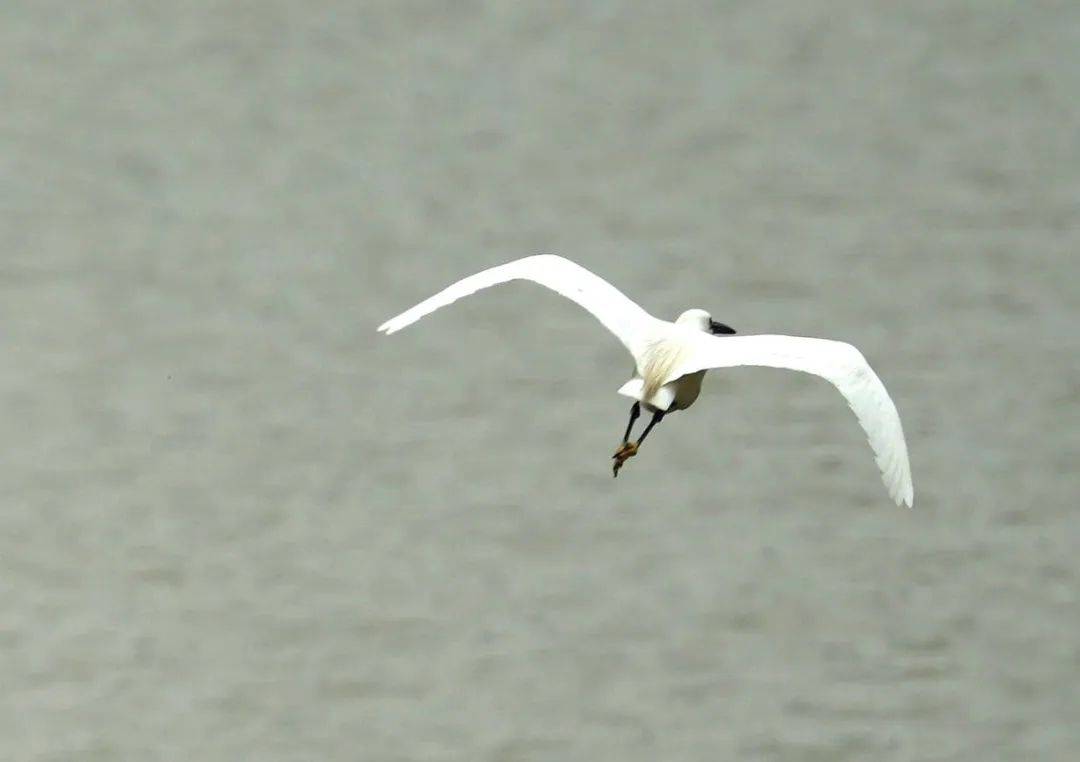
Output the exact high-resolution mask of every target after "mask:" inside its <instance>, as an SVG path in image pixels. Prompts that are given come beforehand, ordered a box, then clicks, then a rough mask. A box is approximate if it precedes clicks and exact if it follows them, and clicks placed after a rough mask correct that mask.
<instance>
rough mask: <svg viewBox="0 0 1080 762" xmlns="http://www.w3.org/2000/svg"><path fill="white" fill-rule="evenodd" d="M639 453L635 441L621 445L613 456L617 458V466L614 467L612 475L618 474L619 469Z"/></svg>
mask: <svg viewBox="0 0 1080 762" xmlns="http://www.w3.org/2000/svg"><path fill="white" fill-rule="evenodd" d="M637 453H638V446H637V445H636V444H634V443H633V442H623V443H622V445H620V446H619V449H618V450H616V451H615V454H614V455H612V456H611V457H612V458H614V459H615V467H614V468H613V469H612V472H611V475H612V476H618V475H619V469H620V468H622V467H623V463H625V462H626V461H627V460H629V459H630V458H632V457H634V456H635V455H637Z"/></svg>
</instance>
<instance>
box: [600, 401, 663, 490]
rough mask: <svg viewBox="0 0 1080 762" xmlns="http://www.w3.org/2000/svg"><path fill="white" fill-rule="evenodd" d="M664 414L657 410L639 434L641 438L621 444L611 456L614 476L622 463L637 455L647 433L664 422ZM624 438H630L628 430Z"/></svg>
mask: <svg viewBox="0 0 1080 762" xmlns="http://www.w3.org/2000/svg"><path fill="white" fill-rule="evenodd" d="M664 412H665V411H663V410H657V411H656V412H655V413H653V417H652V420H651V421H649V425H648V426H646V427H645V431H643V432H641V436H640V437H638V441H636V442H629V441H627V442H623V445H622V447H620V448H619V449H618V450H616V451H615V454H614V455H613V456H612V457H613V458H615V468H614V470H613V475H614V476H618V475H619V469H620V468H622V465H623V463H625V462H626V461H627V460H629V459H630V458H632V457H634V456H635V455H637V452H638V448H639V447H641V443H642V442H644V441H645V437H647V436H649V432H650V431H652V428H653V426H655V425H656V424H658V423H660V421H662V420H664ZM631 423H633V421H631ZM626 438H627V439H629V438H630V430H629V428H628V429H627V431H626Z"/></svg>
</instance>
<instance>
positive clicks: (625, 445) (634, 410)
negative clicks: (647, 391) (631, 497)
mask: <svg viewBox="0 0 1080 762" xmlns="http://www.w3.org/2000/svg"><path fill="white" fill-rule="evenodd" d="M639 415H641V403H640V402H635V403H634V405H633V407H631V408H630V422H629V423H627V424H626V433H625V434H623V438H622V444H621V445H619V449H617V450H616V451H615V454H614V455H612V456H611V457H612V458H614V459H615V476H618V475H619V469H620V468H622V464H623V462H624V461H625V460H626V459H627V458H629V457H630V456H631V455H632V454H633V453H631V454H630V455H628V454H627V452H628V451H629V450H630V449H631V448H633V445H632V444H630V430H631V429H633V428H634V421H636V420H637V419H638V416H639Z"/></svg>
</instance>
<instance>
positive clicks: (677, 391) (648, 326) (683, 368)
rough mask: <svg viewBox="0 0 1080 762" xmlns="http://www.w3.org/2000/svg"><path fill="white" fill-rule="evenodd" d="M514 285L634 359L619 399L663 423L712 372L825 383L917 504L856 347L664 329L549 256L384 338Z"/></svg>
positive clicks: (462, 287) (884, 471)
mask: <svg viewBox="0 0 1080 762" xmlns="http://www.w3.org/2000/svg"><path fill="white" fill-rule="evenodd" d="M511 280H531V281H534V282H536V283H539V284H540V285H542V286H547V287H548V288H550V289H552V290H553V291H556V292H558V293H560V294H562V295H563V296H565V297H567V298H568V299H571V300H573V301H575V302H577V303H578V304H580V305H581V306H582V307H584V308H585V309H586V310H588V311H589V312H591V313H592V314H593V315H594V316H595V317H596V318H597V319H598V320H599V321H600V322H601V323H602V324H603V325H604V327H606V328H607V329H608V330H609V331H611V332H612V333H613V334H615V336H616V337H618V339H619V340H620V341H621V342H622V343H623V345H624V346H625V347H626V348H627V350H628V351H629V352H630V354H631V356H632V357H633V358H634V363H635V367H636V371H637V373H636V375H635V376H634V378H632V379H631V380H630V381H628V382H627V383H626V384H624V385H623V386H622V388H621V389H619V393H620V394H623V395H625V396H628V397H631V398H633V399H635V400H638V401H640V402H641V403H642V404H644V405H645V407H646V409H648V410H651V411H654V412H659V413H660V415H661V417H662V415H663V413H664V412H670V411H673V410H683V409H685V408H687V407H689V406H690V405H691V404H693V402H694V400H695V399H696V398H697V396H698V391H699V390H700V387H701V379H702V376H703V375H704V372H705V371H707V370H710V369H713V368H731V367H735V366H739V365H757V366H766V367H771V368H787V369H790V370H797V371H802V372H803V373H811V374H813V375H816V376H821V377H822V378H824V379H826V380H827V381H829V382H830V383H831V384H833V386H835V387H836V388H837V389H838V390H839V391H840V393H841V394H843V395H844V398H845V399H846V400H847V402H848V405H849V406H850V407H851V409H852V410H853V411H854V412H855V415H856V417H857V418H858V420H859V423H860V424H861V425H862V427H863V430H864V431H865V432H866V435H867V438H868V439H869V441H870V446H871V448H872V449H873V451H874V455H875V459H876V461H877V464H878V467H879V468H880V469H881V476H882V480H883V481H884V482H885V487H886V488H887V489H888V491H889V495H890V497H892V499H893V500H894V501H896V503H897V504H898V505H899V504H907V505H909V506H911V505H913V503H914V490H913V487H912V484H911V467H910V465H909V463H908V454H907V445H906V444H905V442H904V432H903V429H902V427H901V425H900V416H899V414H898V413H897V411H896V406H895V405H894V404H893V401H892V399H891V398H890V397H889V393H888V392H887V391H886V390H885V386H884V385H883V384H882V383H881V379H879V378H878V377H877V374H876V373H874V371H873V369H872V368H871V367H870V365H869V364H868V363H867V362H866V359H865V358H864V357H863V356H862V354H861V353H860V352H859V350H857V349H856V348H855V347H853V346H851V345H850V344H845V343H843V342H839V341H829V340H827V339H813V338H803V337H799V336H769V335H758V336H715V335H711V334H710V333H709V329H710V326H712V327H713V328H715V327H716V326H718V325H719V324H716V323H714V322H713V321H712V319H711V317H710V316H709V314H708V313H707V312H705V311H704V310H697V309H694V310H688V311H687V312H684V313H683V314H682V315H681V316H680V317H679V318H678V320H676V321H675V322H669V321H666V320H660V319H659V318H655V317H653V316H652V315H650V314H649V313H648V312H646V311H645V310H644V309H642V308H641V307H640V306H638V305H637V304H636V303H634V302H633V301H631V300H630V299H628V298H627V297H626V296H625V295H624V294H623V293H622V292H620V291H619V290H618V289H617V288H615V287H614V286H612V285H611V284H610V283H608V282H607V281H605V280H604V279H602V278H600V277H598V276H596V275H594V274H593V273H591V272H589V271H588V270H586V269H585V268H584V267H581V266H580V265H578V264H575V263H574V262H571V261H570V260H568V259H564V258H562V257H559V256H555V255H551V254H541V255H537V256H532V257H525V258H524V259H518V260H515V261H513V262H508V263H507V264H504V265H499V266H497V267H492V268H490V269H488V270H484V271H482V272H479V273H476V274H475V275H470V276H469V277H467V278H464V279H462V280H460V281H458V282H457V283H454V284H453V285H451V286H449V287H447V288H445V289H443V290H442V291H440V292H439V293H437V294H435V295H434V296H432V297H430V298H429V299H425V300H424V301H422V302H420V303H419V304H417V305H416V306H415V307H412V308H411V309H408V310H406V311H405V312H403V313H401V314H400V315H398V316H397V317H394V318H391V319H390V320H387V321H386V322H385V323H383V324H382V325H381V326H379V330H380V331H383V332H384V333H387V334H391V333H395V332H396V331H399V330H401V329H402V328H404V327H405V326H407V325H410V324H412V323H415V322H416V321H417V320H419V319H420V318H422V317H424V316H425V315H427V314H429V313H431V312H434V311H435V310H437V309H439V308H440V307H444V306H446V305H447V304H450V303H452V302H455V301H457V300H458V299H460V298H461V297H463V296H468V295H469V294H473V293H475V292H477V291H479V290H481V289H484V288H488V287H489V286H494V285H496V284H498V283H505V282H507V281H511ZM721 327H722V326H721ZM728 330H730V329H728ZM631 423H632V421H631ZM628 431H629V429H628ZM639 443H640V442H639ZM635 452H636V448H635ZM630 454H633V453H630ZM620 465H621V463H620Z"/></svg>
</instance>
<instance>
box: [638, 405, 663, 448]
mask: <svg viewBox="0 0 1080 762" xmlns="http://www.w3.org/2000/svg"><path fill="white" fill-rule="evenodd" d="M665 413H666V411H664V410H657V411H656V412H655V413H653V417H652V420H651V421H649V425H648V426H646V427H645V431H643V432H641V436H640V437H638V440H637V443H636V444H635V445H634V452H637V448H639V447H641V443H642V442H644V441H645V437H647V436H649V432H650V431H652V427H653V426H655V425H656V424H658V423H660V421H662V420H664V415H665Z"/></svg>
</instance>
